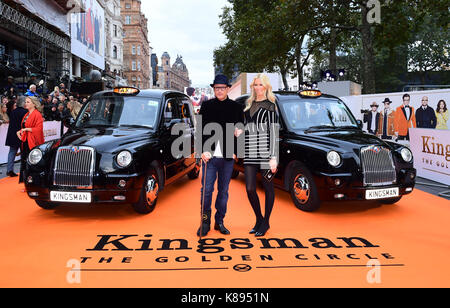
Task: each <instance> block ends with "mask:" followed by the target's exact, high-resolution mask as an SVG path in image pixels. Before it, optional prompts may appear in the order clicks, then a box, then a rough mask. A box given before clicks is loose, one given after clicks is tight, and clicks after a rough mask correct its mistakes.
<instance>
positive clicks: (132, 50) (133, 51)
mask: <svg viewBox="0 0 450 308" xmlns="http://www.w3.org/2000/svg"><path fill="white" fill-rule="evenodd" d="M131 54H132V55H133V56H134V55H135V54H136V46H134V45H133V46H131Z"/></svg>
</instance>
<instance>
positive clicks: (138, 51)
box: [137, 46, 141, 56]
mask: <svg viewBox="0 0 450 308" xmlns="http://www.w3.org/2000/svg"><path fill="white" fill-rule="evenodd" d="M137 54H138V56H140V55H141V46H138V47H137Z"/></svg>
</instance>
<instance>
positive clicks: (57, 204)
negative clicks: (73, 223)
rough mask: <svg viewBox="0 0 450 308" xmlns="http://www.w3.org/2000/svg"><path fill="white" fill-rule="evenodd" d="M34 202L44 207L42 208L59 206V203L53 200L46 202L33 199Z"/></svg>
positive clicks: (48, 208) (47, 208)
mask: <svg viewBox="0 0 450 308" xmlns="http://www.w3.org/2000/svg"><path fill="white" fill-rule="evenodd" d="M35 202H36V204H37V205H38V206H39V207H40V208H42V209H44V210H53V209H54V208H55V207H57V206H59V203H54V202H48V201H41V200H35Z"/></svg>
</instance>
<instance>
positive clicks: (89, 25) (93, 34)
mask: <svg viewBox="0 0 450 308" xmlns="http://www.w3.org/2000/svg"><path fill="white" fill-rule="evenodd" d="M81 2H82V3H83V7H84V8H85V12H84V13H74V14H72V16H71V24H70V26H71V37H72V53H73V54H74V55H76V56H78V57H80V58H81V59H83V60H85V61H87V62H89V63H91V64H93V65H94V66H96V67H97V68H99V69H102V70H103V69H105V12H104V10H103V8H102V7H101V6H100V5H99V4H98V2H97V1H96V0H81Z"/></svg>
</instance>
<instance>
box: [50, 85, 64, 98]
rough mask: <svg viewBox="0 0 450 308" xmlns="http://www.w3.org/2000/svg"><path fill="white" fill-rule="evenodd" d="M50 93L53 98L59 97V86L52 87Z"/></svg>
mask: <svg viewBox="0 0 450 308" xmlns="http://www.w3.org/2000/svg"><path fill="white" fill-rule="evenodd" d="M50 95H51V96H52V97H53V98H55V97H56V98H57V99H59V96H60V95H61V92H60V91H59V87H54V88H53V92H52V93H50Z"/></svg>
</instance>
